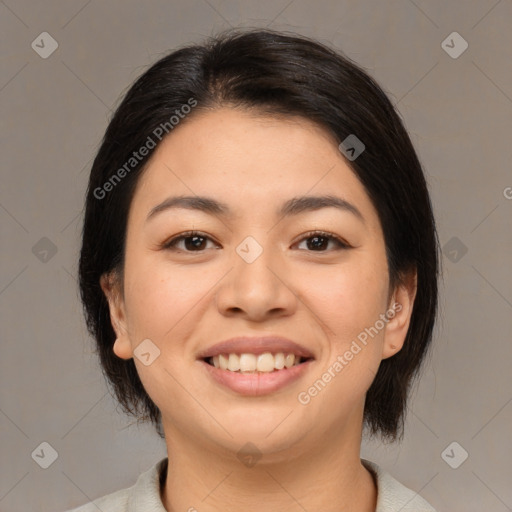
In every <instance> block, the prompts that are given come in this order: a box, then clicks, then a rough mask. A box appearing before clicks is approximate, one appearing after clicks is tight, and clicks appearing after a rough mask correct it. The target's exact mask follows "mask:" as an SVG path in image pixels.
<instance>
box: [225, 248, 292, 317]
mask: <svg viewBox="0 0 512 512" xmlns="http://www.w3.org/2000/svg"><path fill="white" fill-rule="evenodd" d="M233 262H234V268H233V269H232V270H231V272H229V273H228V274H227V275H226V278H225V279H223V280H222V281H221V283H220V288H218V290H217V295H216V302H217V307H218V310H219V312H220V313H221V314H222V315H225V316H236V315H238V316H241V317H245V318H246V319H247V320H251V321H255V322H261V321H264V320H266V319H269V318H276V317H279V316H289V315H292V314H293V313H295V311H296V309H297V301H298V298H297V295H296V293H295V292H294V291H293V283H291V282H290V279H289V278H288V273H287V272H286V268H285V264H283V262H281V261H279V258H277V257H276V256H275V255H273V254H272V252H271V251H270V250H267V249H265V250H264V251H263V252H262V254H261V255H260V256H259V257H258V258H257V259H256V260H254V261H252V262H251V263H248V262H247V261H245V260H244V259H243V258H241V257H240V256H239V255H238V254H235V255H234V258H233Z"/></svg>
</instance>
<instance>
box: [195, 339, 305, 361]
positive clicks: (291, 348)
mask: <svg viewBox="0 0 512 512" xmlns="http://www.w3.org/2000/svg"><path fill="white" fill-rule="evenodd" d="M265 352H271V353H273V354H277V353H279V352H283V353H284V354H295V355H296V356H301V357H304V358H308V359H309V358H314V356H313V353H312V352H311V351H310V350H308V349H307V348H306V347H304V346H302V345H299V344H298V343H296V342H294V341H291V340H289V339H287V338H283V337H281V336H264V337H262V336H257V337H254V336H240V337H236V338H230V339H228V340H225V341H221V342H219V343H216V344H215V345H212V346H211V347H208V348H206V349H205V350H203V351H201V352H200V353H199V354H198V359H207V358H209V357H214V356H217V355H219V354H254V355H259V354H263V353H265Z"/></svg>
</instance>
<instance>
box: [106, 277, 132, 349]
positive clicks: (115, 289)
mask: <svg viewBox="0 0 512 512" xmlns="http://www.w3.org/2000/svg"><path fill="white" fill-rule="evenodd" d="M100 286H101V289H102V290H103V293H104V294H105V297H106V298H107V301H108V307H109V310H110V321H111V323H112V327H113V328H114V331H115V333H116V340H115V342H114V345H113V347H112V350H113V351H114V354H116V356H118V357H120V358H121V359H130V358H131V357H133V354H132V347H131V343H130V338H129V337H128V329H127V324H126V312H125V305H124V300H123V294H122V292H121V284H120V278H119V276H118V275H117V274H115V273H113V272H112V273H107V274H103V275H102V276H101V278H100Z"/></svg>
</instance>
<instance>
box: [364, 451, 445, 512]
mask: <svg viewBox="0 0 512 512" xmlns="http://www.w3.org/2000/svg"><path fill="white" fill-rule="evenodd" d="M361 462H362V464H363V465H364V466H365V467H366V468H367V469H368V470H369V471H370V472H372V473H373V474H374V476H375V478H376V482H377V508H376V510H375V512H398V511H400V512H436V510H435V509H434V508H433V507H432V505H430V504H429V503H428V502H427V501H425V500H424V499H423V498H422V497H421V496H420V495H419V494H418V493H417V492H414V491H413V490H411V489H409V488H407V487H405V485H402V484H401V483H400V482H399V481H398V480H396V479H395V478H393V477H392V476H391V475H390V474H389V473H388V472H387V471H385V470H384V469H382V468H381V467H380V466H378V465H377V464H375V463H374V462H371V461H369V460H365V459H361Z"/></svg>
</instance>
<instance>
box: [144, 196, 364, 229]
mask: <svg viewBox="0 0 512 512" xmlns="http://www.w3.org/2000/svg"><path fill="white" fill-rule="evenodd" d="M173 208H185V209H188V210H199V211H202V212H205V213H208V214H210V215H216V216H221V217H227V216H229V215H230V214H232V212H231V209H230V208H229V206H228V205H227V204H225V203H222V202H220V201H217V200H216V199H213V198H210V197H204V196H174V197H169V198H167V199H165V200H164V201H162V202H161V203H160V204H157V205H156V206H155V207H153V208H152V209H151V210H150V212H149V214H148V216H147V218H146V222H147V221H149V220H150V219H152V218H154V217H155V216H156V215H157V214H159V213H161V212H164V211H167V210H170V209H173ZM321 208H337V209H339V210H342V211H344V212H349V213H352V214H353V215H354V216H355V217H357V218H358V219H359V220H360V221H361V222H363V224H364V223H365V219H364V217H363V214H362V213H361V212H360V211H359V210H358V209H357V208H356V207H355V206H354V205H353V204H352V203H349V202H348V201H346V200H345V199H342V198H341V197H337V196H332V195H322V196H298V197H293V198H292V199H289V200H288V201H286V202H285V203H284V204H283V205H282V206H281V208H280V209H279V210H278V211H277V212H276V214H277V215H278V216H279V217H290V216H293V215H299V214H300V213H303V212H307V211H314V210H320V209H321Z"/></svg>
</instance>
